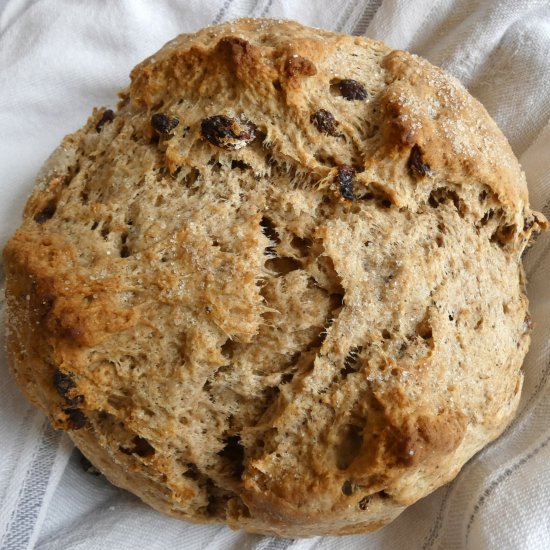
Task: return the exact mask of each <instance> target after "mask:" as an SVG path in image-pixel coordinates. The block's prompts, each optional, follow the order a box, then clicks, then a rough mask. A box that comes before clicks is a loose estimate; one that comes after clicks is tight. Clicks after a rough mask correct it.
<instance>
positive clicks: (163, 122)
mask: <svg viewBox="0 0 550 550" xmlns="http://www.w3.org/2000/svg"><path fill="white" fill-rule="evenodd" d="M179 123H180V121H179V119H178V118H177V117H175V116H168V115H165V114H164V113H155V114H154V115H153V116H152V117H151V126H152V127H153V128H154V129H155V130H156V131H157V132H158V133H159V134H169V133H170V132H171V131H172V130H173V129H174V128H176V126H177V125H178V124H179Z"/></svg>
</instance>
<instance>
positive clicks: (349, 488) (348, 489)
mask: <svg viewBox="0 0 550 550" xmlns="http://www.w3.org/2000/svg"><path fill="white" fill-rule="evenodd" d="M342 493H344V495H346V496H347V497H349V496H350V495H352V494H353V483H352V482H351V481H350V480H349V479H347V480H346V481H344V484H343V485H342Z"/></svg>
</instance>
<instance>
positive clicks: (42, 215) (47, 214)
mask: <svg viewBox="0 0 550 550" xmlns="http://www.w3.org/2000/svg"><path fill="white" fill-rule="evenodd" d="M56 209H57V205H56V204H55V203H54V202H49V203H48V204H47V205H46V206H45V207H44V208H42V210H40V212H38V214H36V215H35V216H34V221H35V222H36V223H38V224H43V223H44V222H47V221H48V220H51V219H52V218H53V215H54V214H55V211H56Z"/></svg>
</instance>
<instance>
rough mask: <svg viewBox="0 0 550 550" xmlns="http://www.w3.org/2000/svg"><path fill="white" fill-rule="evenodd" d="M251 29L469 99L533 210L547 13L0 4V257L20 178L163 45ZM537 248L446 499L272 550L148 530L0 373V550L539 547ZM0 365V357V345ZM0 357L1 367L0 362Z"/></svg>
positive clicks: (543, 462) (172, 1)
mask: <svg viewBox="0 0 550 550" xmlns="http://www.w3.org/2000/svg"><path fill="white" fill-rule="evenodd" d="M244 15H254V16H269V17H281V18H294V19H297V20H299V21H301V22H303V23H306V24H310V25H314V26H318V27H325V28H328V29H334V30H338V31H342V32H347V33H355V34H366V35H367V36H372V37H376V38H381V39H383V40H385V41H386V42H388V43H389V44H390V45H391V46H394V47H399V48H406V49H409V50H411V51H413V52H415V53H418V54H420V55H423V56H424V57H426V58H428V59H429V60H430V61H432V62H433V63H435V64H438V65H442V66H443V67H445V68H446V69H447V70H448V71H450V72H451V73H453V74H454V75H455V76H457V77H458V78H459V79H460V80H461V81H462V82H463V83H464V84H465V85H466V86H467V87H468V88H469V90H470V91H471V92H472V93H473V94H474V95H475V96H476V97H478V98H479V99H480V100H481V101H482V102H483V103H484V104H485V106H486V107H487V109H488V110H489V112H490V113H491V115H492V116H493V117H494V118H495V119H496V121H497V122H498V124H499V125H500V127H501V128H502V129H503V131H504V133H505V134H506V135H507V137H508V139H509V140H510V143H511V144H512V147H513V148H514V150H515V152H516V154H517V155H518V157H519V158H520V159H521V162H522V164H523V167H524V170H525V172H526V173H527V178H528V182H529V187H530V192H531V201H532V205H533V206H534V208H536V209H538V210H543V211H544V212H545V213H546V215H547V216H548V215H549V209H550V206H549V204H550V150H549V148H550V124H549V117H550V62H549V60H550V4H549V2H548V0H544V1H543V0H540V1H537V0H500V1H492V2H491V1H484V0H419V1H411V0H383V1H382V0H319V1H316V2H313V1H310V2H305V1H304V2H298V1H295V0H294V1H293V0H216V1H208V0H189V1H178V0H154V1H147V0H133V1H131V0H120V1H114V0H96V1H90V0H57V1H54V0H9V1H7V2H4V3H3V4H2V3H1V2H0V144H1V145H0V198H1V200H0V246H3V245H4V244H5V242H6V239H7V238H8V236H9V234H10V233H11V232H12V231H13V229H15V227H16V226H17V225H18V223H19V219H20V216H21V210H22V208H23V204H24V202H25V199H26V196H27V195H28V193H29V191H30V189H31V187H32V183H33V178H34V175H35V174H36V172H37V170H38V169H39V167H40V165H41V163H42V162H43V161H44V160H45V159H46V157H47V155H48V154H49V152H50V151H51V150H53V148H54V147H55V146H56V145H57V144H58V143H59V141H60V140H61V138H62V137H63V135H64V134H66V133H68V132H71V131H73V130H75V129H77V128H78V127H80V126H81V125H82V123H83V122H84V120H85V119H86V117H87V115H88V114H89V113H90V111H91V108H92V107H93V106H95V105H107V106H109V105H110V106H113V105H114V104H115V103H116V97H115V93H116V91H117V90H118V89H120V88H121V87H123V86H124V85H125V84H126V82H127V75H128V72H129V70H130V68H131V67H133V66H134V65H135V64H136V63H137V62H138V61H140V60H141V59H143V58H144V57H146V56H147V55H149V54H151V53H153V52H154V51H155V50H157V49H158V48H160V47H161V46H162V45H163V43H165V42H166V41H167V40H169V39H170V38H172V37H173V36H175V35H176V34H178V33H181V32H188V31H193V30H196V29H198V28H199V27H202V26H205V25H208V24H210V23H212V22H219V21H223V20H226V19H229V18H234V17H239V16H244ZM549 252H550V234H546V235H543V236H541V237H540V238H539V239H538V241H537V242H536V244H535V246H534V247H533V248H532V249H530V250H529V252H528V253H527V254H526V258H525V265H526V270H527V273H528V276H529V289H528V291H529V296H530V299H531V312H532V316H533V319H534V321H535V324H536V328H535V331H534V334H533V340H532V345H531V351H530V352H529V355H528V358H527V360H526V363H525V386H524V392H523V397H522V400H521V405H520V408H519V412H518V416H517V418H516V419H515V420H514V422H513V424H512V425H511V427H510V428H509V429H508V430H507V431H506V433H505V434H504V436H503V437H501V438H500V439H499V440H498V441H496V442H495V443H494V444H492V445H490V446H489V447H488V448H486V449H485V450H484V451H483V452H481V453H480V454H479V455H477V456H476V457H475V458H473V459H472V460H471V461H470V462H469V463H468V464H467V465H466V466H465V467H464V469H463V470H462V472H461V474H460V475H459V476H458V478H457V479H456V480H455V481H454V482H453V483H451V484H450V485H448V486H446V487H443V488H441V489H440V490H438V491H437V492H436V493H434V494H433V495H431V496H429V497H427V498H425V499H424V500H422V501H421V502H419V503H417V504H416V505H414V506H412V507H411V508H409V509H408V510H406V511H405V512H404V513H403V514H402V515H401V516H400V517H399V518H398V519H397V520H396V521H395V522H394V523H393V524H392V525H390V526H389V527H387V528H385V529H383V530H381V531H379V532H376V533H373V534H370V535H363V536H352V537H341V538H336V537H324V538H321V537H317V538H313V539H309V540H300V541H294V542H291V541H288V540H284V539H276V538H270V537H259V536H254V535H247V534H244V533H240V532H233V531H231V530H229V529H228V528H226V527H212V526H197V525H192V524H188V523H185V522H182V521H177V520H173V519H169V518H166V517H163V516H161V515H160V514H158V513H156V512H154V511H153V510H151V509H149V508H148V507H147V506H145V505H143V504H142V503H140V502H139V501H138V499H137V498H135V497H133V496H132V495H130V494H128V493H125V492H123V491H121V490H119V489H117V488H114V487H112V486H110V485H109V484H108V483H107V482H106V481H105V480H104V478H102V477H94V476H91V475H90V474H89V473H86V472H85V471H84V470H83V469H82V467H81V466H80V464H79V459H78V456H77V454H76V452H73V450H72V446H71V444H70V443H69V442H68V438H67V437H66V436H65V435H61V434H59V433H55V432H54V431H53V430H51V428H48V426H47V423H46V421H45V419H44V417H43V416H42V415H41V414H40V413H38V412H37V411H35V410H34V409H33V408H32V407H30V406H29V405H27V403H26V402H25V401H24V400H23V398H22V397H21V395H20V394H19V392H18V391H17V390H16V389H15V386H14V384H13V382H12V381H11V379H10V377H9V375H8V371H7V365H6V360H5V357H4V356H3V355H1V356H0V369H1V370H0V392H1V393H0V441H1V444H2V451H1V455H0V456H1V458H0V547H2V548H4V549H9V550H15V549H20V548H21V549H30V548H36V549H40V550H64V549H75V548H77V549H83V550H91V549H103V550H104V549H116V550H124V549H131V550H135V549H136V548H147V549H162V550H167V549H185V550H193V549H205V548H208V549H211V550H215V549H235V550H237V549H239V550H240V549H243V550H245V549H250V550H252V549H255V550H260V549H263V550H267V549H271V550H275V549H280V550H282V549H285V548H292V549H295V550H306V549H312V548H315V549H317V550H321V549H329V548H342V549H350V550H351V549H394V548H411V549H412V548H425V549H428V548H440V549H444V550H447V549H451V550H452V549H466V548H467V549H495V550H502V549H529V550H532V549H548V548H550V467H549V466H548V464H549V463H550V383H549V377H550V330H549V329H550V285H549V284H548V283H549V282H550V275H549V274H550V255H549ZM2 349H3V346H2ZM0 353H3V352H0Z"/></svg>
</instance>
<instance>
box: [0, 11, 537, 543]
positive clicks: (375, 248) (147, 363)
mask: <svg viewBox="0 0 550 550" xmlns="http://www.w3.org/2000/svg"><path fill="white" fill-rule="evenodd" d="M120 97H121V101H120V103H119V106H118V109H117V110H116V111H113V110H110V109H106V110H105V109H95V110H94V112H93V114H92V116H91V117H90V119H89V120H88V122H87V124H86V126H84V128H82V129H81V130H79V131H78V132H76V133H74V134H72V135H69V136H67V137H66V138H65V139H64V140H63V142H62V144H61V146H60V147H59V148H58V149H57V150H56V151H55V152H54V153H53V155H52V156H51V158H50V159H49V161H48V162H47V164H46V166H45V167H44V169H43V170H42V172H41V174H40V175H39V177H38V179H37V183H36V186H35V188H34V191H33V193H32V196H31V197H30V198H29V200H28V203H27V205H26V209H25V213H24V220H23V223H22V226H21V228H20V229H19V230H18V231H17V232H16V233H15V235H14V236H13V237H12V238H11V240H10V241H9V242H8V244H7V246H6V248H5V251H4V259H5V271H6V275H7V277H6V289H7V290H6V298H7V301H6V303H7V325H8V329H9V330H8V353H9V357H10V362H11V369H12V372H13V374H14V376H15V379H16V381H17V383H18V384H19V386H20V387H21V389H22V390H23V391H24V392H25V394H26V395H27V396H28V398H29V399H30V400H31V401H32V402H33V403H34V404H36V405H37V406H38V407H40V408H41V409H42V410H43V411H44V412H45V413H47V414H48V416H49V418H50V420H51V422H52V424H53V425H54V426H55V427H56V428H61V429H65V430H68V432H69V435H70V436H71V438H72V439H73V441H74V442H75V444H76V445H77V446H78V447H79V448H80V449H81V450H82V451H83V452H84V454H85V455H86V456H87V457H88V458H89V459H90V460H91V462H92V463H93V464H94V465H95V466H96V467H97V468H99V469H100V470H101V471H102V472H103V473H104V474H105V475H106V476H107V478H108V479H110V480H111V481H112V482H113V483H114V484H116V485H118V486H120V487H123V488H125V489H128V490H129V491H132V492H133V493H135V494H136V495H138V496H139V497H140V498H141V499H143V500H144V501H145V502H147V503H148V504H150V505H151V506H153V507H154V508H156V509H157V510H160V511H162V512H165V513H168V514H170V515H173V516H176V517H180V518H183V519H187V520H190V521H196V522H207V523H208V522H210V523H219V522H226V523H228V524H229V525H230V526H231V527H233V528H243V529H246V530H248V531H252V532H258V533H271V534H277V535H282V536H287V537H300V536H311V535H318V534H329V533H330V534H342V533H358V532H366V531H370V530H373V529H376V528H378V527H381V526H383V525H384V524H386V523H388V522H389V521H391V520H392V519H393V518H395V517H396V516H397V515H398V514H399V513H400V512H401V511H402V510H403V509H404V508H405V507H406V506H408V505H410V504H412V503H414V502H415V501H417V500H418V499H419V498H421V497H423V496H424V495H426V494H428V493H430V492H431V491H433V490H434V489H436V488H437V487H439V486H441V485H442V484H444V483H446V482H448V481H449V480H451V479H452V478H453V477H454V476H456V474H457V473H458V471H459V470H460V468H461V467H462V465H463V464H464V463H465V462H466V461H467V460H468V459H469V458H470V457H471V456H472V455H473V454H474V453H476V452H477V451H479V450H480V449H481V448H482V447H483V446H484V445H486V444H487V443H488V442H490V441H491V440H493V439H494V438H495V437H497V436H498V435H499V434H500V433H501V432H502V431H503V430H504V428H505V427H506V426H507V424H508V423H509V422H510V420H511V419H512V417H513V415H514V412H515V410H516V407H517V404H518V400H519V397H520V392H521V386H522V373H521V365H522V361H523V358H524V356H525V353H526V351H527V348H528V344H529V335H528V333H529V330H530V328H531V324H532V323H531V321H530V317H529V315H528V312H527V299H526V297H525V294H524V279H523V271H522V267H521V260H520V257H521V254H522V251H523V250H524V248H525V246H526V245H527V244H528V241H529V239H530V236H531V234H532V233H533V232H535V231H538V230H539V229H541V228H543V227H544V226H545V225H546V220H545V219H544V217H543V216H542V215H541V214H537V213H534V212H532V211H531V210H530V209H529V206H528V197H527V187H526V184H525V178H524V175H523V174H522V172H521V169H520V166H519V164H518V162H517V160H516V158H515V157H514V155H513V153H512V151H511V149H510V147H509V145H508V143H507V141H506V139H505V138H504V136H503V135H502V134H501V132H500V131H499V130H498V128H497V127H496V125H495V123H494V122H493V121H492V120H491V119H490V117H489V116H488V114H487V112H486V111H485V110H484V108H483V107H482V106H481V105H480V104H479V103H478V102H477V101H476V100H475V99H473V98H472V97H471V96H470V95H469V94H468V93H467V92H466V91H465V90H464V88H463V87H462V86H461V85H460V84H459V83H458V82H457V81H456V80H454V79H453V78H452V77H450V76H448V75H446V74H445V73H443V72H442V71H441V70H440V69H437V68H435V67H433V66H432V65H430V64H429V63H428V62H426V61H425V60H423V59H421V58H419V57H417V56H415V55H410V54H408V53H405V52H402V51H392V50H391V49H390V48H388V47H387V46H385V45H384V44H382V43H380V42H376V41H372V40H368V39H365V38H358V37H351V36H344V35H339V34H335V33H331V32H327V31H322V30H319V29H312V28H308V27H304V26H302V25H299V24H297V23H294V22H290V21H285V22H281V21H272V20H252V19H245V20H240V21H237V22H230V23H226V24H223V25H219V26H215V27H211V28H207V29H203V30H201V31H199V32H198V33H196V34H187V35H181V36H179V37H177V38H176V39H175V40H173V41H172V42H169V43H168V44H167V45H166V46H165V47H163V48H162V49H161V50H160V51H159V52H158V53H156V54H155V55H154V56H152V57H150V58H149V59H147V60H145V61H144V62H143V63H141V64H140V65H138V66H137V67H136V68H135V69H134V70H133V71H132V73H131V84H130V86H129V87H128V88H127V89H125V90H124V91H122V92H121V94H120Z"/></svg>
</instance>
